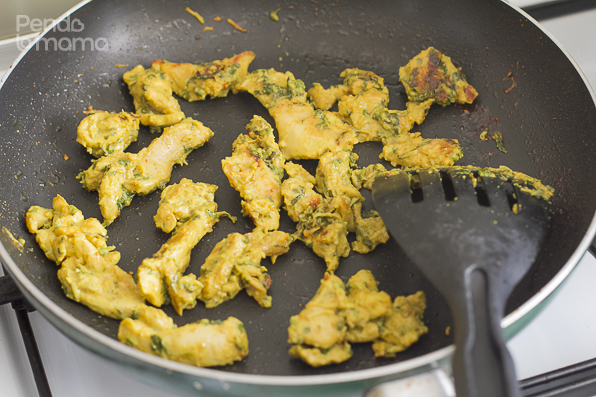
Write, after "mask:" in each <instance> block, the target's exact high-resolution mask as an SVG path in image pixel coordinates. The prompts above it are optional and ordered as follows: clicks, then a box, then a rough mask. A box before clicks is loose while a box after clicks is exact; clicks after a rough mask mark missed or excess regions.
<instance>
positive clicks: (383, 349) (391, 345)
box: [372, 291, 428, 357]
mask: <svg viewBox="0 0 596 397" xmlns="http://www.w3.org/2000/svg"><path fill="white" fill-rule="evenodd" d="M424 309H426V297H425V295H424V292H422V291H418V292H417V293H415V294H413V295H410V296H407V297H404V296H398V297H397V298H395V301H394V302H393V309H392V312H391V315H390V316H388V317H385V318H384V321H383V323H382V325H381V330H380V338H379V339H377V340H376V341H375V342H374V343H373V346H372V347H373V351H374V352H375V357H394V356H395V353H399V352H401V351H404V350H405V349H407V348H408V347H409V346H410V345H412V344H413V343H415V342H417V341H418V339H420V337H421V336H422V335H424V334H426V333H427V332H428V328H427V327H426V325H424V322H423V321H422V315H423V313H424Z"/></svg>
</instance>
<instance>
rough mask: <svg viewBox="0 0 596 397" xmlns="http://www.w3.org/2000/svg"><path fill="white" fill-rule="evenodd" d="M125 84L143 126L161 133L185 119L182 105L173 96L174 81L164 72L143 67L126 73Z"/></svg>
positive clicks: (140, 66)
mask: <svg viewBox="0 0 596 397" xmlns="http://www.w3.org/2000/svg"><path fill="white" fill-rule="evenodd" d="M123 78H124V82H125V83H126V84H127V85H128V90H129V91H130V94H131V95H132V97H133V100H134V105H135V109H136V112H137V116H140V118H141V124H143V125H148V126H151V127H153V129H152V131H159V130H161V128H162V127H167V126H170V125H174V124H176V123H179V122H180V121H182V119H184V117H185V116H184V113H183V112H182V111H181V110H180V104H178V101H177V100H176V98H174V95H173V94H172V81H171V79H170V78H169V77H168V76H167V75H166V74H164V73H163V72H162V71H160V70H157V69H152V68H151V69H145V68H144V67H143V66H142V65H138V66H136V67H135V68H134V69H132V70H129V71H128V72H126V73H124V76H123Z"/></svg>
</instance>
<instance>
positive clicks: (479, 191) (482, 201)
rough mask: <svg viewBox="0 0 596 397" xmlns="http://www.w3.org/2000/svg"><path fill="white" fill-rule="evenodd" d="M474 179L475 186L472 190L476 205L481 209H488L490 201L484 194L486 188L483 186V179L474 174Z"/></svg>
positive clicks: (486, 194)
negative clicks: (481, 207) (474, 192)
mask: <svg viewBox="0 0 596 397" xmlns="http://www.w3.org/2000/svg"><path fill="white" fill-rule="evenodd" d="M474 177H475V178H476V186H474V190H475V191H476V199H477V200H478V204H479V205H481V206H483V207H490V199H489V198H488V193H487V192H486V186H484V179H483V178H482V177H481V176H479V175H478V174H475V175H474Z"/></svg>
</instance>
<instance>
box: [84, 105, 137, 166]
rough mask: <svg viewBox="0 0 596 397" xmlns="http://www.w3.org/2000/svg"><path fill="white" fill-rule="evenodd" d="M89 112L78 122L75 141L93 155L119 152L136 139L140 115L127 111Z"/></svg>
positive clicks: (99, 155) (98, 155)
mask: <svg viewBox="0 0 596 397" xmlns="http://www.w3.org/2000/svg"><path fill="white" fill-rule="evenodd" d="M90 113H91V114H89V115H88V116H87V117H85V118H84V119H83V120H81V122H80V123H79V126H78V128H77V142H78V143H80V144H81V145H83V146H84V147H85V149H87V152H88V153H90V154H92V155H93V156H94V157H101V156H105V155H109V154H112V153H114V152H121V151H123V150H124V149H126V148H127V147H128V146H129V145H130V144H131V143H133V142H134V141H136V140H137V136H138V135H139V119H140V117H138V116H135V115H134V114H130V113H127V112H120V113H113V112H104V111H101V110H93V111H91V112H90Z"/></svg>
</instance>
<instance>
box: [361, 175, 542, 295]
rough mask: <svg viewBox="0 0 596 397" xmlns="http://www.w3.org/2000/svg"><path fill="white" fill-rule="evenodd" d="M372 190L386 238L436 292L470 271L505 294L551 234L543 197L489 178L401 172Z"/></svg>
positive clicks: (522, 183) (512, 183)
mask: <svg viewBox="0 0 596 397" xmlns="http://www.w3.org/2000/svg"><path fill="white" fill-rule="evenodd" d="M481 175H482V176H481ZM532 181H536V180H532ZM372 192H373V202H374V205H375V207H376V210H377V211H378V212H379V215H380V216H381V218H382V219H383V222H384V223H385V225H386V226H387V229H388V230H389V232H390V234H391V235H392V236H393V238H394V239H395V240H396V241H397V243H398V244H399V245H400V247H401V248H402V249H403V250H404V251H405V253H406V254H407V255H408V256H409V257H410V259H412V260H413V261H414V263H416V265H418V267H419V268H420V269H421V270H422V271H423V273H425V275H426V276H427V278H429V279H430V281H431V282H433V284H435V286H436V287H437V288H439V290H442V289H445V288H447V287H442V285H444V284H445V281H447V280H449V278H453V277H461V275H462V274H463V272H464V271H465V270H466V269H467V268H469V267H470V266H474V267H481V268H483V269H485V271H486V272H487V273H489V277H490V278H491V279H492V281H493V282H494V285H496V286H497V288H499V289H501V291H500V292H501V293H502V294H505V295H508V294H509V293H510V291H511V289H512V288H513V287H514V286H515V285H516V284H517V282H518V281H519V280H520V279H521V277H522V276H523V275H524V274H525V273H526V272H527V270H528V269H529V268H530V266H531V264H532V262H533V260H534V258H535V256H536V255H537V253H538V251H539V249H540V246H541V244H542V242H543V241H544V238H545V236H546V232H547V228H548V222H549V203H548V201H547V200H546V199H545V197H546V196H548V195H545V192H544V191H540V189H532V186H530V187H529V186H528V184H527V183H525V181H523V180H516V178H512V177H503V176H502V175H499V174H495V173H491V172H486V173H481V172H477V171H472V170H470V169H466V171H465V172H461V170H455V169H443V170H437V169H421V170H417V171H409V172H406V171H401V172H399V171H398V172H394V173H393V175H388V176H381V177H378V178H377V179H376V180H375V182H374V184H373V188H372ZM447 284H449V283H447ZM442 292H443V293H445V291H442Z"/></svg>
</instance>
